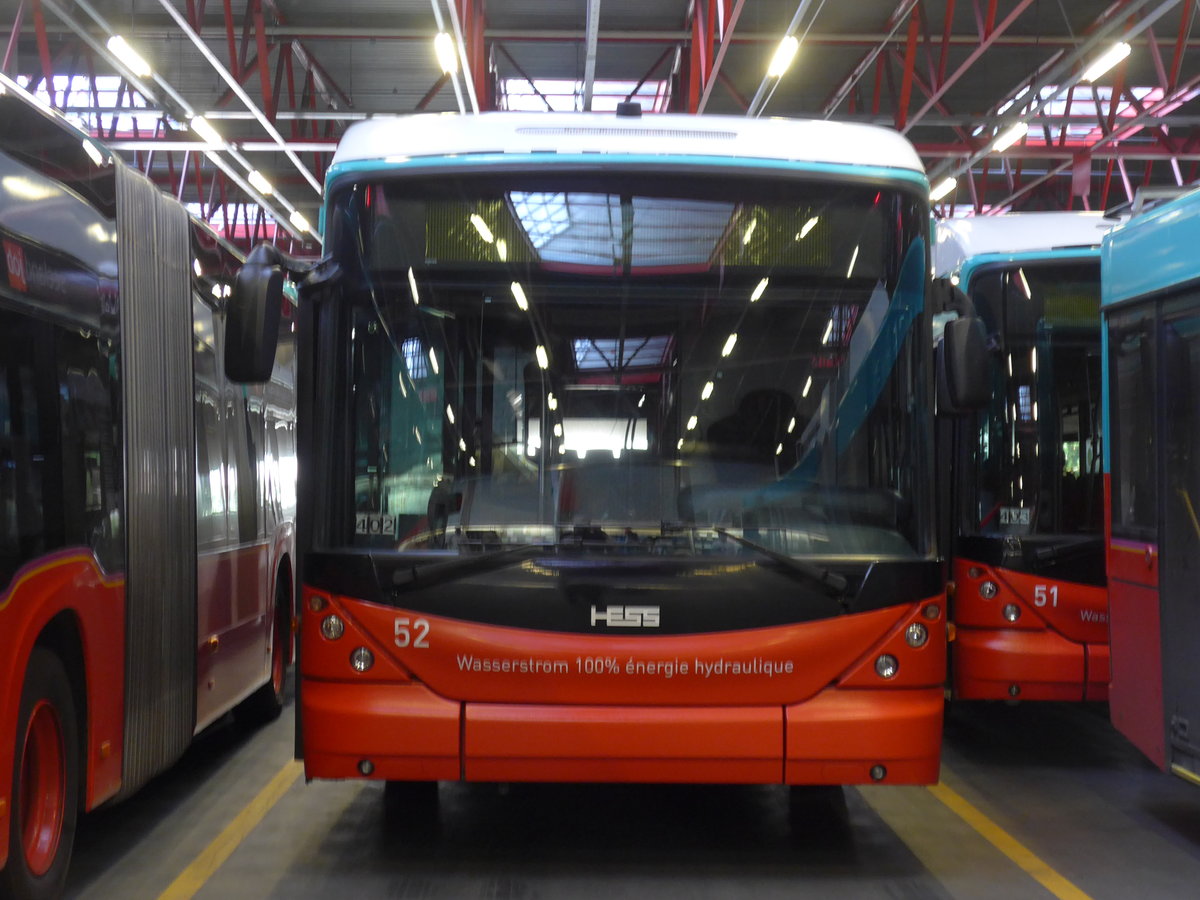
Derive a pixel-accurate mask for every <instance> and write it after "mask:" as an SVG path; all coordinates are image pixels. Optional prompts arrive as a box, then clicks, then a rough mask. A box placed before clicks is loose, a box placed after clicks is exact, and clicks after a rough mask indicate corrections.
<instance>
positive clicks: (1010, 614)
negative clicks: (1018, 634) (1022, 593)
mask: <svg viewBox="0 0 1200 900" xmlns="http://www.w3.org/2000/svg"><path fill="white" fill-rule="evenodd" d="M1001 614H1002V615H1003V616H1004V618H1005V620H1006V621H1008V622H1015V621H1017V619H1019V618H1021V607H1019V606H1017V604H1015V603H1006V604H1004V609H1003V610H1001Z"/></svg>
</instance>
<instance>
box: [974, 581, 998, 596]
mask: <svg viewBox="0 0 1200 900" xmlns="http://www.w3.org/2000/svg"><path fill="white" fill-rule="evenodd" d="M998 593H1000V588H999V586H998V585H997V584H996V582H994V581H985V582H984V583H983V584H981V585H980V586H979V596H980V597H982V598H983V599H984V600H991V599H992V598H993V597H995V596H996V595H997V594H998Z"/></svg>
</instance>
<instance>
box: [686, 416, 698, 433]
mask: <svg viewBox="0 0 1200 900" xmlns="http://www.w3.org/2000/svg"><path fill="white" fill-rule="evenodd" d="M699 424H700V419H699V418H698V417H696V416H692V417H691V418H690V419H688V421H687V430H688V431H695V430H696V426H697V425H699Z"/></svg>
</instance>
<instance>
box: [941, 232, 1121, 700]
mask: <svg viewBox="0 0 1200 900" xmlns="http://www.w3.org/2000/svg"><path fill="white" fill-rule="evenodd" d="M1111 225H1112V222H1110V221H1108V220H1106V219H1104V218H1103V217H1102V216H1101V215H1099V214H1096V213H1026V214H1014V215H1008V216H996V217H974V218H968V219H956V220H945V221H941V222H939V223H938V225H937V239H936V244H935V248H934V266H935V273H936V274H938V275H940V276H944V277H950V278H951V279H952V281H955V282H956V283H957V287H958V288H959V289H960V290H961V291H963V292H964V293H965V294H966V298H967V299H966V303H967V306H968V308H969V309H972V310H973V311H974V313H975V314H977V315H978V316H979V317H980V318H982V319H983V321H984V323H985V325H986V326H987V332H988V343H989V354H988V356H989V367H990V371H991V383H992V391H991V400H990V402H989V404H988V405H987V406H986V407H985V408H983V409H982V410H980V411H979V412H977V413H976V414H974V415H967V416H960V417H957V418H954V419H951V420H949V422H948V423H944V424H943V425H942V426H941V428H940V430H939V442H938V443H939V446H938V457H939V460H938V466H939V470H940V472H941V473H942V477H943V478H946V479H949V483H948V484H947V485H945V487H947V488H948V490H946V491H945V492H944V496H943V502H942V529H943V539H944V540H946V541H947V542H948V544H949V546H951V547H952V548H953V554H952V555H953V564H952V572H953V574H952V579H953V582H954V585H955V589H954V594H953V599H952V609H951V614H952V615H951V618H952V621H953V623H954V636H953V640H952V642H951V645H950V654H951V672H952V677H951V681H952V688H953V695H954V696H955V697H956V698H958V699H966V700H999V699H1003V700H1010V699H1020V700H1103V699H1105V698H1106V697H1107V691H1108V609H1107V595H1106V593H1105V571H1104V546H1103V497H1102V490H1101V488H1102V483H1101V434H1102V431H1101V427H1100V425H1101V415H1100V400H1101V377H1100V247H1099V245H1100V240H1101V237H1102V236H1103V234H1104V232H1105V231H1106V230H1108V229H1109V228H1110V227H1111Z"/></svg>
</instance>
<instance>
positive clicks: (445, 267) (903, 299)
mask: <svg viewBox="0 0 1200 900" xmlns="http://www.w3.org/2000/svg"><path fill="white" fill-rule="evenodd" d="M919 209H920V204H919V200H918V198H916V197H915V195H910V194H907V193H904V192H901V191H898V190H895V189H890V188H886V187H885V188H883V189H881V188H880V186H879V185H878V184H868V183H867V182H866V181H865V180H863V181H859V182H857V183H849V184H848V183H846V182H845V181H841V182H835V181H832V180H829V179H828V178H825V179H823V180H819V179H817V178H815V177H813V176H811V175H810V176H807V180H803V181H798V180H796V177H795V176H794V175H793V176H790V177H789V178H788V179H786V180H785V179H782V178H778V177H774V178H772V177H767V176H763V175H747V174H745V170H744V169H742V170H739V169H736V168H730V169H728V170H722V171H720V172H719V173H715V174H714V173H712V172H708V173H705V174H701V173H690V174H689V173H686V172H683V173H681V172H679V171H678V170H673V171H671V172H666V171H662V170H654V171H646V170H637V169H622V168H620V167H614V166H612V165H611V164H607V165H606V168H605V169H604V170H603V171H602V172H601V171H597V170H595V169H593V170H581V171H571V172H567V173H565V174H564V173H562V172H561V171H555V172H554V173H548V172H543V173H537V172H529V171H520V172H505V171H499V172H493V173H488V174H479V173H451V174H447V172H446V171H445V170H442V171H439V172H437V173H436V174H435V175H430V174H429V173H428V172H426V173H424V174H423V175H420V176H407V175H400V174H397V175H395V176H390V175H389V176H388V177H387V178H380V179H376V180H373V181H362V182H359V183H357V184H354V185H351V186H349V187H348V188H346V189H345V190H343V191H341V192H339V193H337V194H336V196H335V197H334V198H333V200H332V206H331V210H330V219H329V229H330V241H331V244H332V246H333V252H334V253H335V254H336V256H337V258H338V259H340V260H343V261H345V262H346V263H348V265H346V267H345V268H346V271H345V273H344V275H345V277H344V279H343V283H342V284H343V287H342V302H343V303H344V305H345V309H346V315H347V316H348V318H345V319H343V321H344V323H345V325H344V327H343V328H342V329H341V332H340V333H341V335H342V336H341V337H340V338H339V340H340V341H341V342H342V346H343V352H344V354H345V358H346V359H347V369H348V372H349V383H348V386H347V390H346V393H345V396H346V398H347V409H346V410H345V411H344V416H345V422H346V423H347V426H346V427H347V431H348V432H351V433H352V434H350V435H347V440H348V441H349V440H350V439H351V438H352V442H353V446H352V448H350V447H347V448H346V450H345V451H344V456H345V463H344V468H346V469H347V470H350V471H346V472H345V473H344V475H343V477H342V478H341V479H340V484H341V485H342V487H340V488H335V489H334V491H335V494H334V495H332V496H331V497H330V498H329V500H328V502H329V503H331V504H333V506H334V507H335V509H334V510H332V512H333V513H334V515H333V516H332V517H331V518H332V521H335V522H343V523H345V524H344V526H335V527H334V528H333V530H332V531H331V533H330V535H329V540H330V542H332V543H335V544H341V545H349V546H351V547H356V548H377V549H382V548H391V549H398V550H420V551H431V550H440V551H457V552H467V551H470V550H485V551H486V550H496V549H503V548H508V547H512V546H521V545H529V544H533V545H548V544H556V545H562V544H564V543H567V544H574V545H579V546H581V547H591V548H597V549H598V550H602V551H603V552H623V553H631V552H644V553H651V554H664V553H667V554H671V555H695V554H698V555H706V554H709V553H732V552H742V553H745V552H749V551H747V546H750V547H753V546H755V545H757V546H758V547H759V548H760V549H766V550H769V551H770V552H772V553H775V554H786V555H788V556H796V557H800V556H819V557H838V556H843V557H866V558H870V559H878V558H881V557H894V558H913V557H917V556H924V555H926V554H927V553H928V552H930V549H931V548H930V546H929V539H928V537H927V533H928V531H929V522H928V516H929V513H928V510H927V509H926V504H925V503H924V502H922V501H921V500H920V499H919V498H920V496H921V490H922V488H921V485H922V480H921V472H923V471H924V470H923V468H922V467H923V466H924V465H925V462H924V461H925V460H927V459H928V458H929V451H928V446H927V435H928V429H929V425H928V421H927V420H926V417H927V416H929V414H930V413H929V409H930V406H931V404H930V403H929V401H928V399H927V393H926V386H925V385H926V380H927V373H925V371H924V369H923V368H922V367H920V366H919V360H920V359H921V355H920V354H921V353H922V352H924V349H925V348H924V346H923V344H921V343H920V342H921V341H922V340H923V338H922V337H921V336H922V335H924V334H925V333H926V332H927V331H928V329H922V328H919V327H916V326H917V324H918V320H921V319H923V316H924V307H923V299H922V298H923V292H924V284H925V273H926V268H927V262H926V244H925V240H924V228H923V222H922V219H921V217H920V215H919ZM346 342H349V346H348V347H347V346H346ZM337 492H340V493H337ZM339 527H340V529H341V533H340V534H339V533H337V531H338V528H339ZM727 538H733V540H727ZM737 539H740V540H737Z"/></svg>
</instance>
